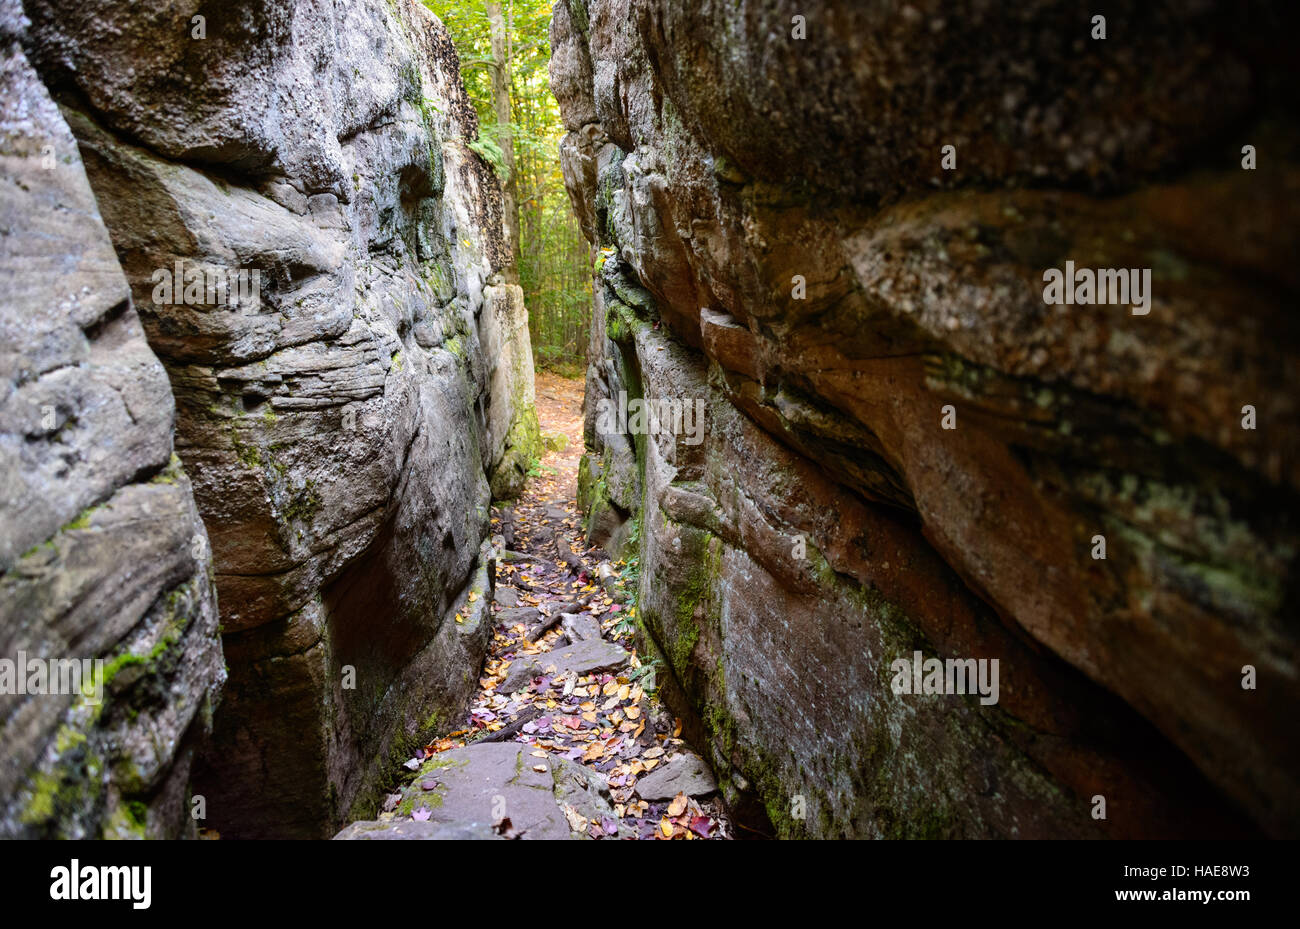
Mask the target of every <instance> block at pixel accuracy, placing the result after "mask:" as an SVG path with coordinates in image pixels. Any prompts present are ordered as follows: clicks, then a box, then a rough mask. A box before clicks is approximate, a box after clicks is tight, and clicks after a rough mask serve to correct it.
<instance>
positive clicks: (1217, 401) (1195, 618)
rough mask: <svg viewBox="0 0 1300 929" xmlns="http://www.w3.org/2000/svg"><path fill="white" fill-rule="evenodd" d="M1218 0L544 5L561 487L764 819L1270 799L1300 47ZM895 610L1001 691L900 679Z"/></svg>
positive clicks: (1083, 816)
mask: <svg viewBox="0 0 1300 929" xmlns="http://www.w3.org/2000/svg"><path fill="white" fill-rule="evenodd" d="M1244 6H1245V8H1243V5H1241V4H1227V3H1223V4H1218V3H1209V4H1202V5H1200V6H1199V7H1198V8H1197V9H1196V10H1195V11H1189V10H1187V9H1186V5H1185V4H1176V3H1122V4H1118V5H1116V4H1112V5H1110V6H1109V7H1108V8H1107V10H1106V11H1105V12H1106V13H1107V37H1106V38H1105V39H1104V40H1097V39H1094V38H1092V37H1091V36H1090V32H1089V30H1090V26H1089V22H1088V17H1081V16H1079V15H1078V13H1077V9H1076V8H1074V7H1073V5H1071V4H1066V3H1058V2H1053V0H1033V2H1026V3H1016V4H993V5H989V4H980V3H966V2H960V3H956V4H954V3H951V2H945V3H940V2H913V3H910V4H907V5H894V4H854V3H832V2H817V0H813V2H808V3H802V4H799V5H798V8H797V9H795V8H793V7H789V5H786V4H781V3H776V2H768V0H754V2H741V3H731V2H712V0H701V2H697V3H675V2H670V0H559V2H557V3H556V5H555V15H554V20H553V23H552V44H553V48H554V52H553V58H552V65H551V76H552V86H553V88H554V90H555V93H556V96H557V98H558V99H559V101H560V103H561V107H562V110H563V114H564V117H565V122H566V127H567V128H568V130H569V134H568V136H567V137H566V139H565V140H564V143H563V145H562V149H561V152H562V158H563V162H564V169H565V178H566V182H567V184H568V187H569V191H570V195H571V197H572V200H573V203H574V207H575V209H576V211H577V212H578V215H579V217H580V219H581V222H582V224H583V228H584V232H585V233H586V235H587V237H588V238H589V239H590V241H591V243H592V248H593V258H594V261H595V267H596V272H595V280H594V285H595V286H594V322H593V336H592V344H591V351H590V367H589V369H588V390H587V417H588V420H587V436H586V438H587V444H588V448H589V449H590V453H589V455H588V457H587V459H586V461H585V462H584V472H583V476H582V480H583V483H582V494H583V500H582V502H583V505H584V507H586V508H587V511H588V518H589V525H590V527H591V531H592V534H593V537H595V538H596V539H597V540H598V541H603V542H604V543H605V544H606V545H607V546H608V547H610V548H611V549H612V550H617V551H621V552H623V553H625V554H627V555H629V556H631V555H638V556H639V559H640V569H641V574H642V581H641V606H642V609H643V623H644V625H645V628H646V632H647V634H648V644H649V645H651V646H652V647H655V648H657V649H658V650H660V651H661V652H662V654H663V656H664V660H665V662H666V665H667V667H668V668H669V669H670V674H669V675H668V677H669V678H670V680H669V681H668V682H667V683H668V685H669V687H670V689H673V690H675V691H676V692H677V703H678V706H680V707H684V708H688V709H690V710H692V711H693V712H694V713H695V714H696V719H695V727H696V735H697V736H698V737H699V738H700V739H701V740H702V741H703V742H704V743H705V744H707V745H708V746H709V748H710V751H711V752H712V760H713V762H714V764H715V767H716V768H717V769H718V771H719V773H720V774H721V775H723V776H724V778H725V783H726V784H727V785H728V788H727V789H728V791H729V793H730V795H731V797H732V799H733V801H735V802H736V803H737V805H738V806H739V807H741V808H750V809H751V812H752V813H753V815H754V818H755V819H756V820H759V821H761V820H763V819H766V820H768V821H769V824H770V826H771V827H772V828H774V830H775V831H776V832H777V833H778V834H781V835H786V836H799V835H814V836H901V835H908V836H915V835H931V836H1021V837H1034V836H1099V835H1107V836H1117V837H1118V836H1173V835H1184V834H1191V835H1236V834H1243V833H1244V834H1251V833H1256V832H1263V833H1266V834H1272V835H1291V836H1294V835H1297V834H1300V789H1297V783H1296V779H1295V772H1296V770H1297V767H1298V766H1300V738H1297V734H1296V729H1295V725H1294V719H1293V714H1294V708H1295V706H1296V703H1297V699H1298V698H1300V673H1298V671H1297V669H1298V668H1300V647H1298V646H1300V630H1298V629H1297V627H1296V603H1297V600H1296V594H1297V587H1296V570H1295V566H1296V557H1297V553H1298V551H1300V549H1298V548H1297V546H1298V544H1300V534H1298V528H1300V527H1298V525H1297V517H1298V516H1300V503H1298V500H1300V498H1298V497H1297V489H1300V466H1298V465H1297V461H1298V460H1300V459H1298V458H1297V452H1300V423H1298V421H1297V417H1296V413H1297V410H1296V402H1297V400H1296V398H1297V396H1298V394H1297V386H1298V384H1300V377H1298V375H1300V371H1298V367H1300V354H1298V352H1297V348H1300V339H1298V338H1297V335H1298V333H1297V329H1296V325H1295V320H1294V314H1293V312H1291V310H1292V309H1293V308H1294V306H1295V301H1296V296H1297V293H1298V292H1300V276H1298V274H1297V265H1296V263H1295V255H1296V254H1297V253H1298V252H1300V249H1298V248H1297V246H1298V245H1300V242H1298V241H1297V229H1298V228H1300V226H1298V225H1297V222H1296V220H1297V206H1296V202H1297V201H1296V198H1295V192H1296V189H1297V186H1298V185H1300V170H1297V165H1296V161H1295V157H1294V156H1295V152H1296V151H1297V147H1296V143H1297V141H1298V140H1300V135H1298V134H1297V132H1296V127H1295V123H1294V118H1293V117H1294V113H1295V112H1296V106H1295V104H1296V99H1295V97H1296V88H1297V87H1298V86H1300V84H1298V83H1297V81H1296V76H1297V75H1296V73H1295V64H1294V58H1293V56H1290V55H1289V54H1288V53H1287V52H1286V50H1285V48H1284V47H1283V44H1282V43H1280V42H1279V40H1278V39H1277V37H1278V36H1281V35H1285V34H1286V30H1285V29H1284V28H1282V26H1281V18H1282V11H1283V8H1284V5H1283V4H1276V3H1250V4H1246V5H1244ZM795 13H797V14H799V16H798V17H797V18H796V17H794V15H793V14H795ZM799 20H801V21H802V29H803V33H804V35H803V36H800V35H799V34H798V32H799V27H800V25H801V24H800V22H799ZM949 145H950V146H952V147H953V149H952V151H953V153H954V155H955V159H956V160H955V166H951V169H947V168H946V167H945V165H944V163H943V161H942V158H943V152H944V146H949ZM1245 145H1251V146H1253V147H1254V150H1255V152H1256V153H1257V154H1258V164H1257V166H1256V167H1254V168H1253V169H1245V168H1244V167H1243V157H1244V153H1243V146H1245ZM1066 261H1074V262H1076V263H1078V264H1081V265H1088V266H1092V267H1111V268H1147V269H1150V271H1151V272H1152V279H1153V284H1152V290H1153V297H1152V302H1151V307H1150V312H1149V313H1148V314H1146V315H1135V314H1133V313H1131V312H1130V310H1129V308H1128V307H1127V306H1078V305H1076V306H1051V305H1046V303H1045V301H1044V298H1043V276H1042V275H1043V273H1044V270H1045V269H1048V268H1062V267H1064V266H1065V262H1066ZM622 393H625V394H626V395H627V396H629V397H631V398H649V399H658V400H665V399H666V400H677V401H688V402H689V401H693V400H696V399H701V400H703V401H705V410H706V416H705V425H706V430H705V437H704V441H703V442H702V443H701V444H699V445H692V444H690V443H688V442H687V441H685V437H684V436H683V435H681V434H678V435H675V436H674V435H668V434H660V435H650V436H647V435H644V434H630V433H634V432H635V430H629V431H628V432H623V431H620V430H616V431H615V432H613V433H609V432H607V431H604V430H602V429H599V428H598V427H597V423H596V413H597V411H598V409H599V404H600V401H602V400H609V399H617V398H618V397H619V396H620V394H622ZM1247 406H1249V407H1251V408H1253V410H1254V411H1255V415H1256V416H1257V423H1256V428H1253V429H1247V428H1243V420H1244V418H1245V415H1246V411H1245V410H1244V409H1243V408H1244V407H1247ZM945 425H949V426H955V428H944V426H945ZM1097 536H1103V537H1104V539H1105V542H1106V546H1107V550H1106V557H1105V558H1104V559H1100V558H1095V557H1094V552H1095V551H1096V541H1095V539H1096V537H1097ZM915 650H919V651H921V652H923V653H924V654H925V655H926V656H939V657H961V658H977V659H994V658H996V659H999V660H1000V662H1001V698H1000V701H999V703H998V704H997V705H995V706H982V705H980V704H979V702H978V701H975V700H971V699H969V698H968V699H966V700H965V701H963V700H961V699H959V698H946V697H937V696H936V697H928V698H917V699H915V700H908V699H900V698H899V696H897V695H896V694H894V693H892V692H891V677H892V674H891V671H890V665H891V662H892V661H893V660H895V659H897V658H900V657H904V658H910V657H911V655H912V653H913V652H914V651H915ZM1245 666H1250V667H1251V668H1253V669H1254V670H1255V673H1256V674H1257V680H1258V686H1257V687H1256V688H1255V689H1249V688H1246V687H1243V686H1242V682H1243V677H1244V675H1243V669H1244V668H1245ZM1099 796H1100V797H1104V798H1105V801H1106V803H1107V807H1108V814H1107V816H1106V818H1104V819H1101V818H1095V816H1094V811H1095V810H1096V804H1095V799H1094V798H1096V797H1099Z"/></svg>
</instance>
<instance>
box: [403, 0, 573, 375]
mask: <svg viewBox="0 0 1300 929" xmlns="http://www.w3.org/2000/svg"><path fill="white" fill-rule="evenodd" d="M424 2H425V6H427V7H428V8H429V9H430V10H432V11H433V12H434V13H435V14H437V16H438V18H439V19H441V20H442V22H443V23H444V24H445V25H446V26H447V29H448V31H449V32H450V33H451V36H452V40H453V41H454V42H455V44H456V50H457V52H458V53H459V55H460V70H461V77H462V78H463V79H464V81H465V88H466V90H467V91H468V93H469V97H470V100H471V101H472V102H473V104H474V107H475V109H476V110H477V111H478V117H479V138H478V140H477V141H476V142H474V143H473V144H472V147H473V148H474V149H475V151H477V152H478V153H479V154H480V155H482V156H483V157H484V158H485V159H486V160H487V161H488V162H489V163H491V165H492V167H493V168H494V169H495V171H496V172H497V175H498V177H500V178H501V184H502V188H503V191H504V193H505V206H506V226H507V233H508V238H509V239H510V241H511V244H512V245H513V246H514V250H515V255H516V256H517V264H518V274H519V283H520V285H521V286H522V287H523V291H524V302H525V304H526V305H527V307H528V314H529V330H530V334H531V336H532V343H533V353H534V357H535V359H536V363H537V365H538V367H541V368H551V369H555V370H557V371H560V372H561V373H567V374H570V375H574V376H577V375H578V374H579V373H580V372H581V370H582V368H583V366H584V357H585V352H586V346H587V332H588V312H589V306H590V289H589V280H588V274H587V269H588V262H589V252H588V245H587V242H586V240H585V239H584V238H583V237H582V232H581V230H580V229H579V228H578V223H577V219H576V218H575V217H574V215H573V211H572V208H571V206H570V204H569V197H568V194H567V193H566V192H565V189H564V178H563V176H562V174H561V172H560V159H559V142H560V139H561V138H562V137H563V136H564V124H563V122H562V121H561V119H560V111H559V107H558V105H557V104H556V102H555V98H554V97H553V96H552V95H551V88H550V76H549V73H548V70H547V68H548V65H549V63H550V57H551V45H550V25H551V6H552V3H551V0H503V2H493V0H468V2H467V0H424Z"/></svg>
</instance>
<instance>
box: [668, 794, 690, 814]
mask: <svg viewBox="0 0 1300 929" xmlns="http://www.w3.org/2000/svg"><path fill="white" fill-rule="evenodd" d="M685 812H686V794H684V793H679V794H678V795H677V796H675V797H673V802H672V803H670V804H668V815H669V816H681V815H682V814H683V813H685Z"/></svg>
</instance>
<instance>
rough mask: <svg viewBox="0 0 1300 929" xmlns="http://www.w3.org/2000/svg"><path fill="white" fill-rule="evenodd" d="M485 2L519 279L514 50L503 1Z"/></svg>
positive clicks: (509, 234)
mask: <svg viewBox="0 0 1300 929" xmlns="http://www.w3.org/2000/svg"><path fill="white" fill-rule="evenodd" d="M483 6H484V7H485V9H486V11H487V17H488V26H489V28H490V30H491V34H492V104H493V107H494V108H495V109H496V113H497V130H498V134H497V141H498V143H499V144H500V145H501V154H502V158H501V161H502V164H503V165H504V166H505V170H506V179H505V181H504V183H503V184H502V185H501V187H502V193H503V194H504V197H503V201H504V202H503V203H502V208H503V212H504V214H505V216H504V219H505V237H506V245H507V247H508V248H509V249H510V256H511V261H510V266H509V267H508V268H506V279H507V280H509V281H510V282H511V283H518V282H519V268H518V261H519V193H518V184H517V182H516V178H515V141H514V136H513V134H512V132H511V129H510V115H511V114H510V53H509V51H507V47H506V23H505V18H504V17H503V16H502V15H501V4H500V3H499V2H496V0H486V2H485V3H484V4H483Z"/></svg>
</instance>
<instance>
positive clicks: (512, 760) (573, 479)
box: [338, 373, 731, 840]
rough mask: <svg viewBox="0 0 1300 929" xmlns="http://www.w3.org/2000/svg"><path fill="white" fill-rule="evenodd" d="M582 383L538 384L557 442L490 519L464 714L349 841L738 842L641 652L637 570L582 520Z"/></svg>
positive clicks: (549, 379)
mask: <svg viewBox="0 0 1300 929" xmlns="http://www.w3.org/2000/svg"><path fill="white" fill-rule="evenodd" d="M582 392H583V385H582V382H581V381H579V380H569V379H565V378H560V377H557V376H555V375H551V374H545V373H543V374H540V375H538V377H537V410H538V416H539V419H540V421H541V425H542V430H543V434H544V436H545V437H546V447H547V451H546V454H545V456H544V457H543V458H542V460H541V462H540V463H539V465H538V466H537V467H536V468H534V470H533V472H532V473H531V474H530V476H529V480H528V484H527V486H526V488H525V490H524V493H523V495H522V496H521V497H520V499H519V500H517V501H515V502H514V503H513V504H508V505H503V506H501V507H499V508H498V509H497V510H496V511H495V512H494V513H493V517H492V523H493V532H494V535H495V537H496V542H497V543H498V545H499V547H500V549H501V550H502V551H503V556H502V558H501V560H500V562H499V563H498V565H497V571H496V585H495V592H494V595H493V603H492V605H491V616H492V620H493V622H494V628H493V642H492V648H491V652H490V654H489V657H488V659H487V664H486V666H485V668H484V669H483V674H482V676H481V677H480V679H479V686H480V691H479V694H478V697H477V699H476V700H475V701H474V704H473V707H472V708H471V711H470V713H469V717H468V719H466V720H465V721H464V722H463V724H462V725H460V726H458V727H457V728H456V729H455V730H453V731H451V732H449V733H447V735H446V736H445V737H443V738H440V739H436V740H435V741H433V742H432V743H431V744H429V745H427V746H424V747H423V748H421V749H420V750H418V751H417V752H416V757H413V758H411V759H409V760H408V761H407V762H406V764H405V767H406V772H403V774H404V776H403V777H402V778H401V781H402V782H403V784H404V786H403V787H402V788H401V789H400V790H399V791H397V792H394V793H391V794H389V795H388V796H387V798H386V800H385V802H384V812H383V813H381V814H380V818H379V820H378V821H375V822H363V823H353V824H352V825H351V826H349V827H348V828H347V829H345V830H344V831H343V832H342V833H340V834H339V836H338V837H339V838H353V839H381V838H382V839H420V838H434V839H436V838H568V837H574V836H577V837H589V838H596V839H613V838H622V839H660V840H665V839H718V838H730V837H731V825H730V822H729V820H728V818H727V816H726V814H725V809H724V805H723V803H722V801H721V799H720V798H719V796H718V793H717V785H716V783H715V782H714V779H713V775H712V774H711V772H710V771H709V768H708V766H707V765H706V764H705V763H704V762H703V760H702V759H701V758H700V757H699V755H697V754H696V753H695V752H693V751H691V750H690V749H689V747H688V746H686V745H685V743H684V742H683V741H682V739H681V738H680V735H681V722H680V720H677V719H674V718H673V716H672V715H671V714H670V713H668V712H667V711H666V710H664V709H663V708H661V707H660V706H659V705H658V702H657V701H656V699H655V696H654V669H653V667H652V666H651V665H648V664H645V663H643V662H642V661H641V659H640V658H639V656H638V655H637V652H636V647H635V644H634V638H635V635H634V631H635V617H636V607H635V591H634V590H633V589H630V587H629V584H628V583H627V580H628V579H627V578H625V576H624V572H625V571H626V569H627V566H626V565H625V564H623V563H622V562H614V563H611V562H610V561H609V560H608V558H607V556H606V555H605V553H604V552H603V551H601V550H600V549H598V548H590V547H588V545H587V541H586V537H585V534H584V531H583V527H582V524H581V519H580V517H578V516H577V515H576V503H575V499H574V495H575V490H576V486H577V466H578V461H579V458H580V456H581V450H582V416H581V404H582ZM407 772H413V773H407Z"/></svg>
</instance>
